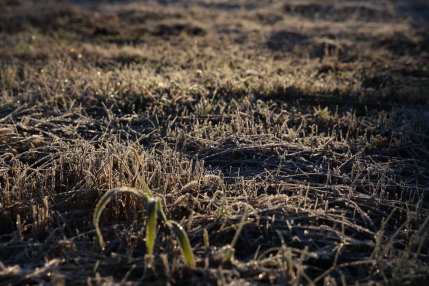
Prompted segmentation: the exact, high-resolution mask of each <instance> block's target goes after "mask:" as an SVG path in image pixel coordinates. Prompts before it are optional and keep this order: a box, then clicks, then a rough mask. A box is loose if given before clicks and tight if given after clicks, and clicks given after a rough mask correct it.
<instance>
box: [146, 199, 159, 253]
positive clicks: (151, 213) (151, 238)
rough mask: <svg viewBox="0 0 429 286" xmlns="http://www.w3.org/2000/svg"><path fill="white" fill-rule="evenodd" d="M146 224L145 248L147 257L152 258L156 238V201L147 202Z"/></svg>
mask: <svg viewBox="0 0 429 286" xmlns="http://www.w3.org/2000/svg"><path fill="white" fill-rule="evenodd" d="M147 214H148V215H147V223H146V248H147V252H148V255H149V256H150V257H152V256H153V249H154V246H155V237H156V221H157V218H158V202H157V200H156V199H153V198H151V199H149V200H148V202H147Z"/></svg>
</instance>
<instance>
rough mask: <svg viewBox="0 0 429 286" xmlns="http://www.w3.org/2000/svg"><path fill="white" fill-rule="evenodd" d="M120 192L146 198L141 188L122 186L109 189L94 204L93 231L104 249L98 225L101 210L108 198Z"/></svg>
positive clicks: (108, 200) (104, 245)
mask: <svg viewBox="0 0 429 286" xmlns="http://www.w3.org/2000/svg"><path fill="white" fill-rule="evenodd" d="M121 193H131V194H134V195H136V196H137V197H139V198H142V199H145V198H146V195H145V193H143V192H142V191H141V190H138V189H134V188H129V187H122V188H118V189H113V190H110V191H108V192H106V193H105V194H104V195H103V196H102V197H101V199H100V200H99V201H98V203H97V205H96V206H95V210H94V216H93V220H92V221H93V223H94V226H95V232H96V233H97V237H98V242H99V243H100V246H101V249H102V250H104V249H105V247H106V244H105V243H104V239H103V234H102V233H101V230H100V226H99V222H100V216H101V213H102V212H103V210H104V209H105V208H106V205H107V204H108V203H109V202H110V200H111V199H112V198H113V197H114V196H116V195H117V194H121Z"/></svg>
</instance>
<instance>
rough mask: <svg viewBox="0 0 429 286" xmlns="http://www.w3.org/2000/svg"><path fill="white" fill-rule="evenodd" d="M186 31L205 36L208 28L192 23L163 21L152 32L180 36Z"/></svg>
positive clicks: (192, 34) (191, 34)
mask: <svg viewBox="0 0 429 286" xmlns="http://www.w3.org/2000/svg"><path fill="white" fill-rule="evenodd" d="M182 33H185V34H187V35H190V36H204V35H205V34H206V30H205V29H203V28H202V27H200V26H197V25H194V24H192V23H163V24H159V25H157V26H156V27H155V29H154V30H153V31H152V32H151V34H152V35H154V36H178V35H180V34H182Z"/></svg>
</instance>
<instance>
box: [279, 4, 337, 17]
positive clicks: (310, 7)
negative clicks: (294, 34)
mask: <svg viewBox="0 0 429 286" xmlns="http://www.w3.org/2000/svg"><path fill="white" fill-rule="evenodd" d="M331 9H332V6H331V5H326V4H320V3H311V2H309V3H300V2H297V3H287V4H285V5H284V6H283V11H284V12H285V13H286V14H289V15H298V16H301V17H305V18H309V19H316V18H319V17H324V16H325V15H326V14H327V13H329V12H330V11H331Z"/></svg>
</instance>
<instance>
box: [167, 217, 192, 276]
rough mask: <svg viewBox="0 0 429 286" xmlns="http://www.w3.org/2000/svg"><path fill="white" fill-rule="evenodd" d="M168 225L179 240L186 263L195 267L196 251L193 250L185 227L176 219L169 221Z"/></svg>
mask: <svg viewBox="0 0 429 286" xmlns="http://www.w3.org/2000/svg"><path fill="white" fill-rule="evenodd" d="M167 225H168V227H169V228H170V230H171V232H173V233H174V234H175V235H176V237H177V238H178V240H179V244H180V251H181V252H182V256H183V260H184V261H185V264H186V265H187V266H189V267H191V268H194V267H195V259H194V253H193V252H192V248H191V243H190V242H189V238H188V236H187V235H186V232H185V230H184V229H183V227H182V226H181V225H180V224H178V223H177V222H175V221H171V220H170V221H167Z"/></svg>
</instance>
